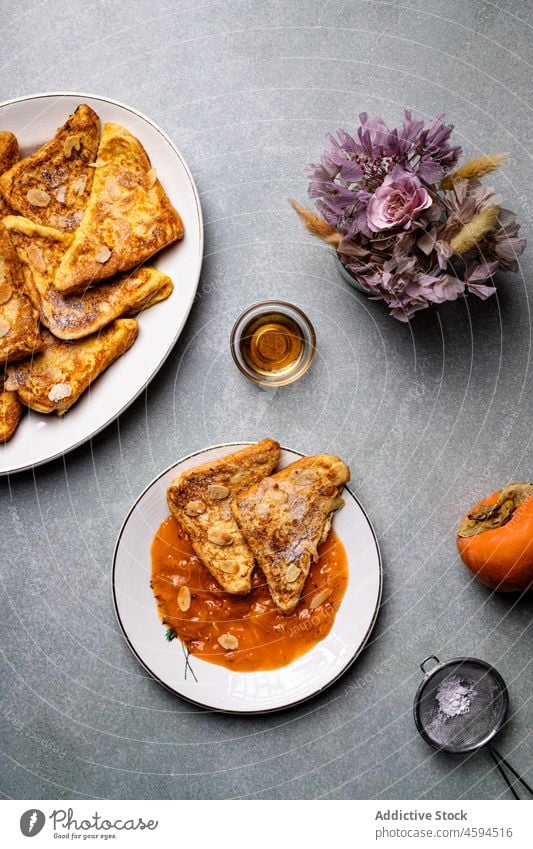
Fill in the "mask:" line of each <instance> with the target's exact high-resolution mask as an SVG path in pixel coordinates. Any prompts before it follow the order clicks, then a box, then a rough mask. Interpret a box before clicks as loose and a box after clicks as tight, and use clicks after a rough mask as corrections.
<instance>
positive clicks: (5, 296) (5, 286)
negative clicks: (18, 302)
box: [0, 283, 13, 304]
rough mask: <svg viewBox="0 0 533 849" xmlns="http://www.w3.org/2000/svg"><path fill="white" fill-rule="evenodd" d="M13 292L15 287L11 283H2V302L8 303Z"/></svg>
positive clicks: (0, 302) (0, 286) (0, 299)
mask: <svg viewBox="0 0 533 849" xmlns="http://www.w3.org/2000/svg"><path fill="white" fill-rule="evenodd" d="M12 294H13V289H12V288H11V286H10V285H9V283H0V304H7V302H8V301H9V300H10V299H11V295H12Z"/></svg>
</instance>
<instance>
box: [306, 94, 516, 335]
mask: <svg viewBox="0 0 533 849" xmlns="http://www.w3.org/2000/svg"><path fill="white" fill-rule="evenodd" d="M359 118H360V126H359V128H358V130H357V136H356V137H353V136H351V135H350V134H349V133H347V132H346V131H345V130H338V131H337V134H336V136H334V135H331V134H328V135H327V137H326V145H325V149H324V152H323V154H322V159H321V162H320V164H318V165H309V166H308V169H307V174H308V176H309V179H310V183H309V196H310V197H311V198H313V199H314V200H315V203H316V207H317V210H318V212H319V214H318V215H317V214H316V213H314V212H312V211H311V210H309V209H306V208H305V207H303V206H301V205H300V204H299V203H297V202H296V201H291V203H292V206H293V207H294V209H295V210H296V212H297V213H298V215H299V216H300V218H301V219H302V221H303V223H304V224H305V226H306V228H307V230H308V231H309V232H310V233H312V234H313V235H314V236H318V237H319V238H320V239H322V240H323V241H325V242H326V243H327V244H328V245H330V246H331V247H333V248H334V249H335V250H336V251H337V254H338V257H339V259H340V260H341V262H342V263H343V265H344V266H345V267H346V268H347V269H348V271H349V272H350V273H351V275H352V276H353V277H354V278H355V279H356V280H358V281H359V282H360V283H361V284H362V285H363V287H364V288H365V289H366V290H367V291H368V293H369V297H371V298H374V299H376V300H384V301H385V302H386V303H387V304H388V306H389V307H390V310H391V315H393V316H394V317H395V318H397V319H399V320H400V321H409V319H410V318H411V316H412V315H413V314H414V313H415V312H417V311H418V310H421V309H425V308H426V307H428V306H429V304H430V303H443V302H444V301H453V300H455V299H456V298H458V297H459V296H460V295H463V294H465V293H472V294H474V295H477V296H478V297H479V298H483V299H484V298H488V297H489V296H490V295H492V294H493V293H494V292H495V291H496V290H495V288H494V286H493V285H492V280H491V278H492V277H493V276H494V274H495V272H496V271H497V270H498V269H504V270H508V271H516V270H517V269H518V262H517V257H518V256H519V255H520V254H521V253H522V251H523V250H524V247H525V244H526V240H525V239H523V238H520V237H519V236H518V231H519V227H520V225H519V224H518V221H517V218H516V215H515V214H514V213H513V212H510V211H509V210H508V209H504V208H503V207H502V199H501V197H500V196H499V195H498V194H496V192H495V191H494V189H493V188H490V187H488V186H484V185H482V183H481V178H482V177H484V176H485V175H486V174H489V173H490V172H492V171H494V170H496V168H498V167H499V166H500V165H501V163H502V162H503V161H504V160H505V158H506V154H495V155H492V156H482V157H481V158H479V159H473V160H471V161H469V162H467V163H466V164H465V165H462V166H461V167H459V168H457V169H456V170H454V168H455V166H456V164H457V161H458V159H459V157H460V155H461V153H462V150H461V148H460V147H459V146H458V145H455V146H453V145H451V144H450V141H449V140H450V136H451V133H452V130H453V125H451V124H446V123H445V122H444V116H443V115H439V116H437V117H436V118H433V120H431V121H430V122H429V123H428V124H427V125H426V124H424V121H423V120H419V119H414V118H413V117H412V115H411V112H409V111H407V110H406V111H405V112H404V120H403V124H402V126H400V127H395V128H394V129H390V128H389V127H388V126H387V125H386V124H385V122H384V121H383V120H382V119H381V118H369V117H368V116H367V114H366V113H362V114H361V115H360V116H359ZM487 282H489V285H487Z"/></svg>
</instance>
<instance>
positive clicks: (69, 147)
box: [63, 133, 81, 159]
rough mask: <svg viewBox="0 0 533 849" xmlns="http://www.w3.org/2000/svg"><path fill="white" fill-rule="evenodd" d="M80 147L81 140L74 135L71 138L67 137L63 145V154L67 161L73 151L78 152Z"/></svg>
mask: <svg viewBox="0 0 533 849" xmlns="http://www.w3.org/2000/svg"><path fill="white" fill-rule="evenodd" d="M80 147H81V139H80V137H79V135H78V134H77V133H76V134H74V135H72V136H67V138H66V139H65V142H64V144H63V153H64V154H65V156H66V157H67V159H69V158H70V157H71V156H72V151H73V150H79V149H80Z"/></svg>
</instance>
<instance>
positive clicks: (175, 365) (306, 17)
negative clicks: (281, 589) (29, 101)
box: [0, 0, 533, 799]
mask: <svg viewBox="0 0 533 849" xmlns="http://www.w3.org/2000/svg"><path fill="white" fill-rule="evenodd" d="M532 10H533V4H532V3H531V2H526V0H506V2H505V3H500V4H498V3H496V2H489V0H467V2H464V0H461V2H458V0H457V2H456V1H455V0H450V2H442V0H440V2H437V0H400V1H399V2H396V0H388V2H385V0H383V2H382V0H351V2H345V1H344V0H320V2H319V0H286V2H283V0H273V2H270V3H268V4H267V3H257V2H253V0H227V2H199V3H195V2H191V0H179V2H170V0H168V2H163V0H150V2H148V0H140V2H135V3H125V2H110V0H94V2H80V0H75V2H67V0H52V1H51V2H48V3H42V2H32V3H26V4H20V3H19V2H18V0H3V1H2V4H1V16H0V29H1V32H2V44H3V50H2V66H3V67H2V75H1V81H0V88H1V92H0V94H1V97H2V98H3V99H7V98H10V97H15V96H17V95H24V94H30V93H36V92H42V91H57V90H67V91H68V90H70V91H76V90H77V91H85V92H89V93H96V94H100V95H104V96H108V97H111V98H116V99H118V100H121V101H124V102H126V103H128V104H131V105H132V106H133V107H136V108H138V109H140V110H141V111H143V112H145V113H146V114H148V115H149V116H151V117H152V118H153V119H154V120H155V121H156V122H158V123H159V124H160V125H161V126H162V127H163V128H164V129H165V130H166V131H167V132H168V133H169V135H170V136H171V137H172V139H173V140H174V141H175V142H176V143H177V145H178V146H179V148H180V149H181V151H182V153H183V154H184V156H185V158H186V159H187V161H188V163H189V164H190V167H191V169H192V172H193V174H194V176H195V179H196V181H197V185H198V189H199V192H200V195H201V201H202V205H203V210H204V215H205V227H206V246H205V260H204V266H203V273H202V278H201V282H200V286H199V290H198V296H197V298H196V301H195V304H194V307H193V310H192V312H191V316H190V319H189V321H188V323H187V326H186V328H185V331H184V333H183V335H182V336H181V338H180V340H179V342H178V344H177V345H176V348H175V350H174V351H173V353H172V355H171V356H170V358H169V360H168V361H167V363H166V364H165V366H164V367H163V369H162V370H161V372H160V373H159V374H158V376H157V377H156V378H155V380H154V381H153V382H152V383H151V385H150V386H149V388H148V389H147V391H146V392H145V394H144V396H143V397H141V398H140V399H138V400H137V401H136V403H134V404H133V406H132V407H130V409H129V410H128V411H127V412H126V413H125V414H124V415H123V416H122V417H121V418H120V420H119V421H118V422H117V423H115V424H114V425H112V426H110V427H108V428H107V429H106V430H105V431H104V432H103V433H102V434H100V435H99V436H98V437H97V438H96V439H94V440H93V441H92V443H91V444H87V445H85V446H84V447H82V448H80V449H78V450H77V451H75V452H74V453H72V454H70V455H68V456H67V457H65V458H64V460H60V461H56V462H53V463H51V464H49V465H47V466H44V467H42V468H38V469H36V470H35V472H34V473H25V474H20V475H16V476H12V477H11V478H10V479H9V480H7V479H3V480H2V481H1V482H0V488H1V489H0V493H1V494H0V498H1V526H2V530H1V546H2V554H1V574H2V593H3V601H2V616H1V621H0V631H1V645H2V658H1V668H2V687H1V691H0V716H1V719H2V733H3V742H2V744H1V754H0V760H1V770H2V772H1V780H0V790H1V792H2V794H3V795H4V796H6V797H14V798H31V797H34V798H69V797H70V798H90V797H99V798H108V797H111V798H224V797H231V798H233V797H260V798H315V797H319V798H382V799H386V798H405V799H430V798H447V799H470V798H488V799H497V798H500V797H506V792H507V791H506V788H505V785H504V783H503V781H502V780H501V778H500V777H499V775H498V774H497V772H496V771H495V769H494V768H493V765H492V762H491V761H490V759H489V756H488V754H486V753H480V754H477V755H475V756H473V757H470V758H466V759H457V758H454V757H451V756H446V755H439V754H437V753H435V752H433V751H432V750H430V749H429V748H428V747H427V746H426V745H425V744H424V742H423V741H422V740H421V739H420V738H419V737H418V736H417V733H416V731H415V728H414V725H413V720H412V713H411V710H412V700H413V695H414V692H415V690H416V687H417V685H418V683H419V680H420V677H421V674H420V671H419V666H418V665H419V662H420V661H421V660H422V658H423V657H424V656H426V655H428V654H432V653H434V654H436V655H438V656H439V657H441V658H442V659H447V658H450V657H454V656H457V655H475V656H480V657H482V658H484V659H486V660H488V661H490V662H492V663H494V664H495V665H496V667H497V668H498V669H499V670H500V671H501V673H502V674H503V676H504V677H505V678H506V679H507V682H508V684H509V688H510V694H511V702H512V721H511V722H510V723H509V725H508V727H507V728H506V730H505V731H504V733H503V735H502V737H501V739H500V748H501V749H502V750H503V751H504V752H505V753H506V754H508V755H509V757H510V759H511V760H512V761H513V762H514V764H515V765H516V767H518V768H519V769H520V770H521V771H522V773H523V774H524V775H525V776H526V777H528V778H529V780H530V781H532V780H533V771H532V769H533V768H532V757H531V755H532V738H531V729H532V721H533V705H532V700H531V689H532V688H531V680H532V679H531V656H532V655H531V628H530V625H531V613H532V601H531V598H529V599H522V600H518V601H517V599H516V597H512V596H506V595H502V594H500V595H494V594H491V593H490V592H489V591H487V590H486V589H484V588H483V587H482V586H480V585H479V584H478V583H476V582H474V581H472V580H471V579H470V575H469V573H468V572H467V570H466V569H465V568H464V567H463V566H462V564H461V563H460V561H459V559H458V556H457V553H456V549H455V542H454V539H455V529H456V526H457V524H458V521H459V519H460V517H461V515H462V514H463V513H464V511H465V509H466V508H468V507H469V506H471V505H472V504H473V503H474V502H475V501H476V500H477V498H478V497H480V496H483V495H485V494H487V493H488V492H490V491H492V490H493V489H495V488H497V487H498V486H500V485H503V484H504V483H506V482H508V481H510V480H529V479H531V476H532V467H531V423H532V417H531V413H532V402H531V399H532V396H533V393H532V388H533V387H532V371H531V365H530V358H531V326H532V324H531V315H530V297H531V277H532V261H531V249H528V250H527V251H526V253H525V254H524V256H523V257H522V262H521V269H520V273H519V274H517V275H511V274H508V275H502V276H500V278H499V281H498V296H497V298H493V299H491V300H489V301H487V302H485V303H482V302H480V301H477V300H473V299H470V300H469V301H468V303H465V302H464V301H459V302H456V303H453V304H447V305H445V306H443V307H442V308H436V309H431V310H428V311H426V312H425V313H420V314H418V315H417V316H416V318H415V320H414V321H413V323H412V326H411V327H409V326H404V325H402V324H400V323H398V322H396V321H395V320H393V319H391V318H389V317H388V315H387V313H386V310H385V309H384V308H383V306H382V305H381V304H378V303H374V302H370V301H367V300H366V299H365V298H364V296H363V295H360V294H359V293H356V292H354V291H352V290H351V289H350V288H349V286H347V284H346V283H344V282H343V281H342V280H341V279H340V277H339V276H338V274H337V272H336V270H335V268H334V266H333V263H332V258H331V256H330V254H329V253H328V251H327V250H326V249H324V248H323V247H322V246H321V245H320V244H318V243H317V242H315V241H313V240H312V239H311V238H310V237H307V236H306V235H305V234H304V233H303V231H302V228H301V227H300V225H299V223H298V221H297V220H296V219H295V215H294V213H293V212H292V210H291V209H290V208H289V206H288V204H287V198H288V197H291V196H292V197H296V198H299V199H300V200H302V201H305V198H306V188H307V184H306V179H305V176H304V173H303V168H304V166H305V164H306V163H307V162H309V161H312V160H316V158H317V157H318V156H319V153H320V150H321V145H322V141H323V138H324V135H325V133H326V132H327V131H329V130H333V129H335V128H336V127H338V126H344V127H346V128H348V129H350V128H353V127H354V125H355V123H356V121H357V115H358V113H359V112H361V111H363V110H364V111H367V112H369V113H370V114H382V115H383V116H384V117H385V118H386V119H387V120H389V121H390V122H395V121H399V120H400V119H401V110H402V108H403V107H404V106H407V107H410V108H412V109H413V110H414V111H415V112H417V113H419V114H421V115H423V116H425V117H426V118H428V117H431V116H433V115H435V114H437V113H439V112H446V114H447V116H448V118H449V119H450V120H451V121H453V123H454V124H455V126H456V130H455V138H456V140H457V141H458V142H460V143H461V144H462V145H463V147H464V150H465V154H466V155H476V154H480V153H487V152H493V151H502V150H503V151H509V152H510V154H511V157H510V160H509V162H508V163H507V164H506V165H505V167H504V168H503V169H502V171H501V172H500V173H498V174H497V175H495V177H494V184H495V185H496V186H497V188H498V189H499V190H501V192H502V193H503V194H504V196H505V200H506V204H507V205H508V206H509V207H510V208H512V209H515V210H516V211H517V212H518V213H519V216H520V218H521V220H522V223H523V228H524V231H525V233H526V235H529V237H530V238H531V224H532V203H533V201H532V176H531V174H532V169H531V155H530V151H531V143H530V142H531V137H530V136H529V132H531V83H530V81H531V61H532V50H531V48H532V43H533V15H532ZM176 283H177V285H178V286H179V281H176ZM265 297H279V298H284V299H287V300H290V301H293V302H295V303H297V304H299V305H300V306H301V307H303V308H304V310H306V311H307V312H308V313H309V315H310V316H311V318H312V320H313V322H314V324H315V326H316V330H317V335H318V355H317V357H316V361H315V363H314V365H313V367H312V369H311V370H310V371H309V373H308V374H307V375H306V376H305V377H304V378H303V379H302V380H301V381H300V382H299V383H297V384H295V385H294V386H292V387H289V388H286V389H283V390H280V391H278V392H276V393H273V394H266V393H264V392H262V391H260V390H258V389H256V388H255V387H254V386H252V385H250V384H248V383H247V382H246V381H245V380H244V378H242V377H241V376H240V375H239V373H238V372H237V370H236V369H235V367H234V366H233V364H232V361H231V359H230V354H229V349H228V336H229V331H230V328H231V326H232V323H233V321H234V319H235V318H236V316H237V315H238V313H239V312H240V311H241V310H242V309H243V308H244V307H245V306H247V305H249V304H251V303H253V302H255V301H257V300H259V299H262V298H265ZM265 435H269V436H273V437H275V438H277V439H279V440H280V441H281V442H282V443H284V444H285V445H288V446H291V447H294V448H297V449H300V450H302V451H305V452H318V451H324V450H331V451H334V452H337V453H339V454H340V455H342V456H343V457H344V458H345V459H346V460H347V461H348V462H349V463H350V466H351V469H352V481H353V486H354V489H355V491H356V493H357V495H358V496H359V497H360V499H361V501H362V502H363V504H364V505H365V507H366V508H367V510H368V512H369V514H370V516H371V517H372V520H373V522H374V524H375V527H376V529H377V533H378V536H379V540H380V544H381V547H382V553H383V559H384V570H385V592H384V600H383V606H382V610H381V614H380V617H379V620H378V624H377V627H376V629H375V632H374V634H373V637H372V640H371V642H370V644H369V646H368V647H367V649H366V650H365V652H364V653H363V655H362V656H361V657H360V659H359V660H358V661H357V662H356V664H355V665H354V666H353V667H352V668H351V669H350V671H349V672H348V673H347V674H346V675H345V676H344V677H343V678H342V679H341V680H340V681H339V682H338V683H337V684H336V685H335V686H333V687H332V688H331V689H330V690H328V691H327V692H325V693H323V694H322V695H321V696H320V697H318V698H315V699H314V700H312V701H309V702H308V703H307V704H304V705H302V706H300V707H298V708H297V709H293V710H290V711H287V712H282V713H279V714H275V715H269V716H264V717H261V716H259V717H253V718H242V717H235V716H224V715H218V714H212V713H209V712H205V711H202V710H200V709H197V708H194V707H192V706H190V705H188V704H187V703H186V702H183V701H181V700H180V699H179V698H175V697H173V696H172V695H170V694H169V693H168V692H166V691H165V690H164V689H163V688H162V687H160V686H158V685H157V684H156V683H155V682H154V681H152V680H151V678H150V677H149V676H148V675H147V674H145V672H144V671H143V669H142V668H141V667H140V666H139V664H138V663H137V661H136V660H135V658H134V657H133V655H132V654H131V653H130V651H129V649H128V647H127V645H126V643H125V641H124V639H123V637H122V635H121V632H120V630H119V627H118V625H117V622H116V619H115V615H114V611H113V604H112V597H111V584H110V576H111V558H112V553H113V547H114V543H115V539H116V536H117V533H118V530H119V528H120V525H121V522H122V520H123V518H124V516H125V514H126V512H127V510H128V508H129V506H130V504H131V502H132V500H133V499H134V498H135V497H136V496H137V495H138V494H139V492H140V491H141V490H142V489H143V488H144V487H145V485H146V484H147V483H148V482H149V481H150V480H151V479H152V478H153V477H154V476H155V475H156V474H157V473H158V472H159V471H160V470H162V469H163V468H165V467H166V466H168V465H170V464H171V463H172V462H174V461H176V460H177V459H178V458H179V457H181V456H183V455H185V454H187V453H189V452H192V451H195V450H197V449H200V448H202V447H204V446H206V445H210V444H214V443H218V442H225V441H234V440H246V439H250V440H254V439H258V438H261V437H263V436H265Z"/></svg>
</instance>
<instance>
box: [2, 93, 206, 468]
mask: <svg viewBox="0 0 533 849" xmlns="http://www.w3.org/2000/svg"><path fill="white" fill-rule="evenodd" d="M202 254H203V223H202V212H201V207H200V201H199V197H198V192H197V190H196V186H195V184H194V180H193V178H192V175H191V173H190V171H189V168H188V166H187V164H186V162H185V160H184V159H183V157H182V155H181V154H180V153H179V151H178V149H177V148H176V147H175V145H174V143H173V142H172V141H171V140H170V138H169V137H168V136H167V135H166V134H165V133H164V132H163V130H161V129H160V128H159V127H158V126H157V125H156V124H155V123H154V122H153V121H151V120H150V119H149V118H147V117H146V116H144V115H142V114H141V113H140V112H138V111H137V110H135V109H132V108H131V107H129V106H126V105H124V104H121V103H118V102H115V101H112V100H108V99H106V98H103V97H98V96H94V95H85V94H77V93H72V94H71V93H57V94H42V95H35V96H31V97H24V98H19V99H16V100H10V101H6V102H4V103H2V104H0V474H8V473H12V472H17V471H21V470H23V469H27V468H30V467H32V466H36V465H39V464H41V463H45V462H47V461H48V460H51V459H54V458H56V457H59V456H61V455H63V454H65V453H66V452H68V451H71V450H72V449H74V448H76V447H78V446H79V445H81V444H83V443H84V442H86V441H87V440H89V439H90V438H91V437H93V436H94V435H95V434H97V433H98V432H99V431H101V430H102V429H103V428H104V427H106V425H108V424H109V423H110V422H112V421H113V420H114V419H116V418H117V416H119V415H120V414H121V413H122V412H123V411H124V410H125V409H126V408H127V407H128V406H129V405H130V404H131V403H132V402H133V401H134V400H135V398H137V397H138V395H139V394H140V393H141V392H142V391H143V389H144V388H145V387H146V386H147V384H148V383H149V382H150V380H151V379H152V378H153V377H154V376H155V374H156V373H157V371H158V370H159V368H160V367H161V366H162V364H163V363H164V361H165V359H166V358H167V356H168V355H169V353H170V351H171V350H172V348H173V346H174V344H175V343H176V341H177V339H178V337H179V335H180V333H181V331H182V329H183V326H184V324H185V321H186V319H187V316H188V314H189V311H190V309H191V306H192V303H193V301H194V296H195V294H196V289H197V286H198V281H199V277H200V270H201V265H202Z"/></svg>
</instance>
